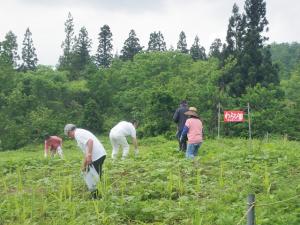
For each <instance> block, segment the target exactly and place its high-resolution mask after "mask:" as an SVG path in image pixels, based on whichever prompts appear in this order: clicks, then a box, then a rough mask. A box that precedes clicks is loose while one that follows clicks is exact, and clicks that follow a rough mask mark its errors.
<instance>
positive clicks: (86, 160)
mask: <svg viewBox="0 0 300 225" xmlns="http://www.w3.org/2000/svg"><path fill="white" fill-rule="evenodd" d="M86 145H87V150H86V153H85V158H84V160H83V169H86V167H87V166H88V165H90V164H91V163H92V154H93V145H94V142H93V140H92V139H89V140H88V141H87V143H86Z"/></svg>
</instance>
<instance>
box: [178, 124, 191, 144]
mask: <svg viewBox="0 0 300 225" xmlns="http://www.w3.org/2000/svg"><path fill="white" fill-rule="evenodd" d="M188 132H189V128H188V127H187V126H186V125H184V127H183V130H182V133H181V136H180V141H182V140H183V138H184V137H185V136H186V135H187V133H188Z"/></svg>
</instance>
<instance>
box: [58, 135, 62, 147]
mask: <svg viewBox="0 0 300 225" xmlns="http://www.w3.org/2000/svg"><path fill="white" fill-rule="evenodd" d="M58 140H59V145H60V147H62V138H60V137H58Z"/></svg>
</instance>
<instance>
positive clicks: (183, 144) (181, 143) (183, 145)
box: [176, 130, 187, 152]
mask: <svg viewBox="0 0 300 225" xmlns="http://www.w3.org/2000/svg"><path fill="white" fill-rule="evenodd" d="M181 133H182V130H179V131H178V132H177V135H176V136H177V140H178V145H179V150H180V151H184V152H185V151H186V146H187V144H186V142H187V137H186V136H185V137H183V138H182V141H180V137H181Z"/></svg>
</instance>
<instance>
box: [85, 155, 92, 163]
mask: <svg viewBox="0 0 300 225" xmlns="http://www.w3.org/2000/svg"><path fill="white" fill-rule="evenodd" d="M85 163H86V165H89V164H91V163H92V154H87V155H86V157H85Z"/></svg>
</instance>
